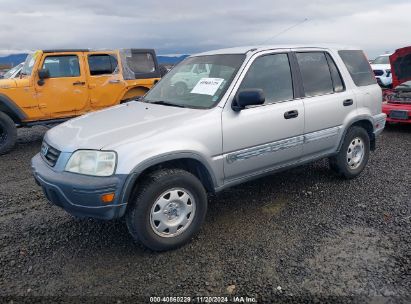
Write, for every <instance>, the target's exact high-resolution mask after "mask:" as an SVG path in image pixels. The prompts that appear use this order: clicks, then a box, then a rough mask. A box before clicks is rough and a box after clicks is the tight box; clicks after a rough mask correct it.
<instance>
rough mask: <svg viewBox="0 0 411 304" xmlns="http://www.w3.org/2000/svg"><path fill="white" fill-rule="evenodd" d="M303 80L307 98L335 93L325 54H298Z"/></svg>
mask: <svg viewBox="0 0 411 304" xmlns="http://www.w3.org/2000/svg"><path fill="white" fill-rule="evenodd" d="M296 56H297V61H298V65H299V67H300V72H301V76H302V80H303V86H304V91H305V96H317V95H325V94H330V93H333V92H334V87H333V82H332V79H331V73H330V69H329V67H328V63H327V60H326V57H325V54H324V53H323V52H311V53H310V52H306V53H296Z"/></svg>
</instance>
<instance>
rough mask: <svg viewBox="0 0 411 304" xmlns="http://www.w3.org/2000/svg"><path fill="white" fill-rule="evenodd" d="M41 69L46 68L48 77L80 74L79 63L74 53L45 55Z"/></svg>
mask: <svg viewBox="0 0 411 304" xmlns="http://www.w3.org/2000/svg"><path fill="white" fill-rule="evenodd" d="M43 69H47V70H48V71H49V73H50V78H60V77H77V76H80V64H79V61H78V57H77V56H76V55H63V56H47V57H46V58H45V59H44V63H43Z"/></svg>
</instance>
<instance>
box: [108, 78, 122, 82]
mask: <svg viewBox="0 0 411 304" xmlns="http://www.w3.org/2000/svg"><path fill="white" fill-rule="evenodd" d="M108 83H120V80H119V79H112V80H109V81H108Z"/></svg>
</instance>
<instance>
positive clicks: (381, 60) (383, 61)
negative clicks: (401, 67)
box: [372, 56, 390, 64]
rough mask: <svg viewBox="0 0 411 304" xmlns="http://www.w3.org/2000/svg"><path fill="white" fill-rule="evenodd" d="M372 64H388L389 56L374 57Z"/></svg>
mask: <svg viewBox="0 0 411 304" xmlns="http://www.w3.org/2000/svg"><path fill="white" fill-rule="evenodd" d="M372 64H390V57H389V56H380V57H377V58H375V60H374V61H373V62H372Z"/></svg>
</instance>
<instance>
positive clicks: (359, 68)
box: [338, 50, 377, 87]
mask: <svg viewBox="0 0 411 304" xmlns="http://www.w3.org/2000/svg"><path fill="white" fill-rule="evenodd" d="M338 54H339V55H340V57H341V59H342V60H343V61H344V64H345V66H346V67H347V70H348V72H349V73H350V75H351V78H352V80H353V81H354V83H355V85H356V86H358V87H362V86H367V85H371V84H376V83H377V80H376V79H375V76H374V73H373V71H372V70H371V66H370V64H369V63H368V60H367V58H366V57H365V55H364V52H363V51H359V50H344V51H338Z"/></svg>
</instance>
